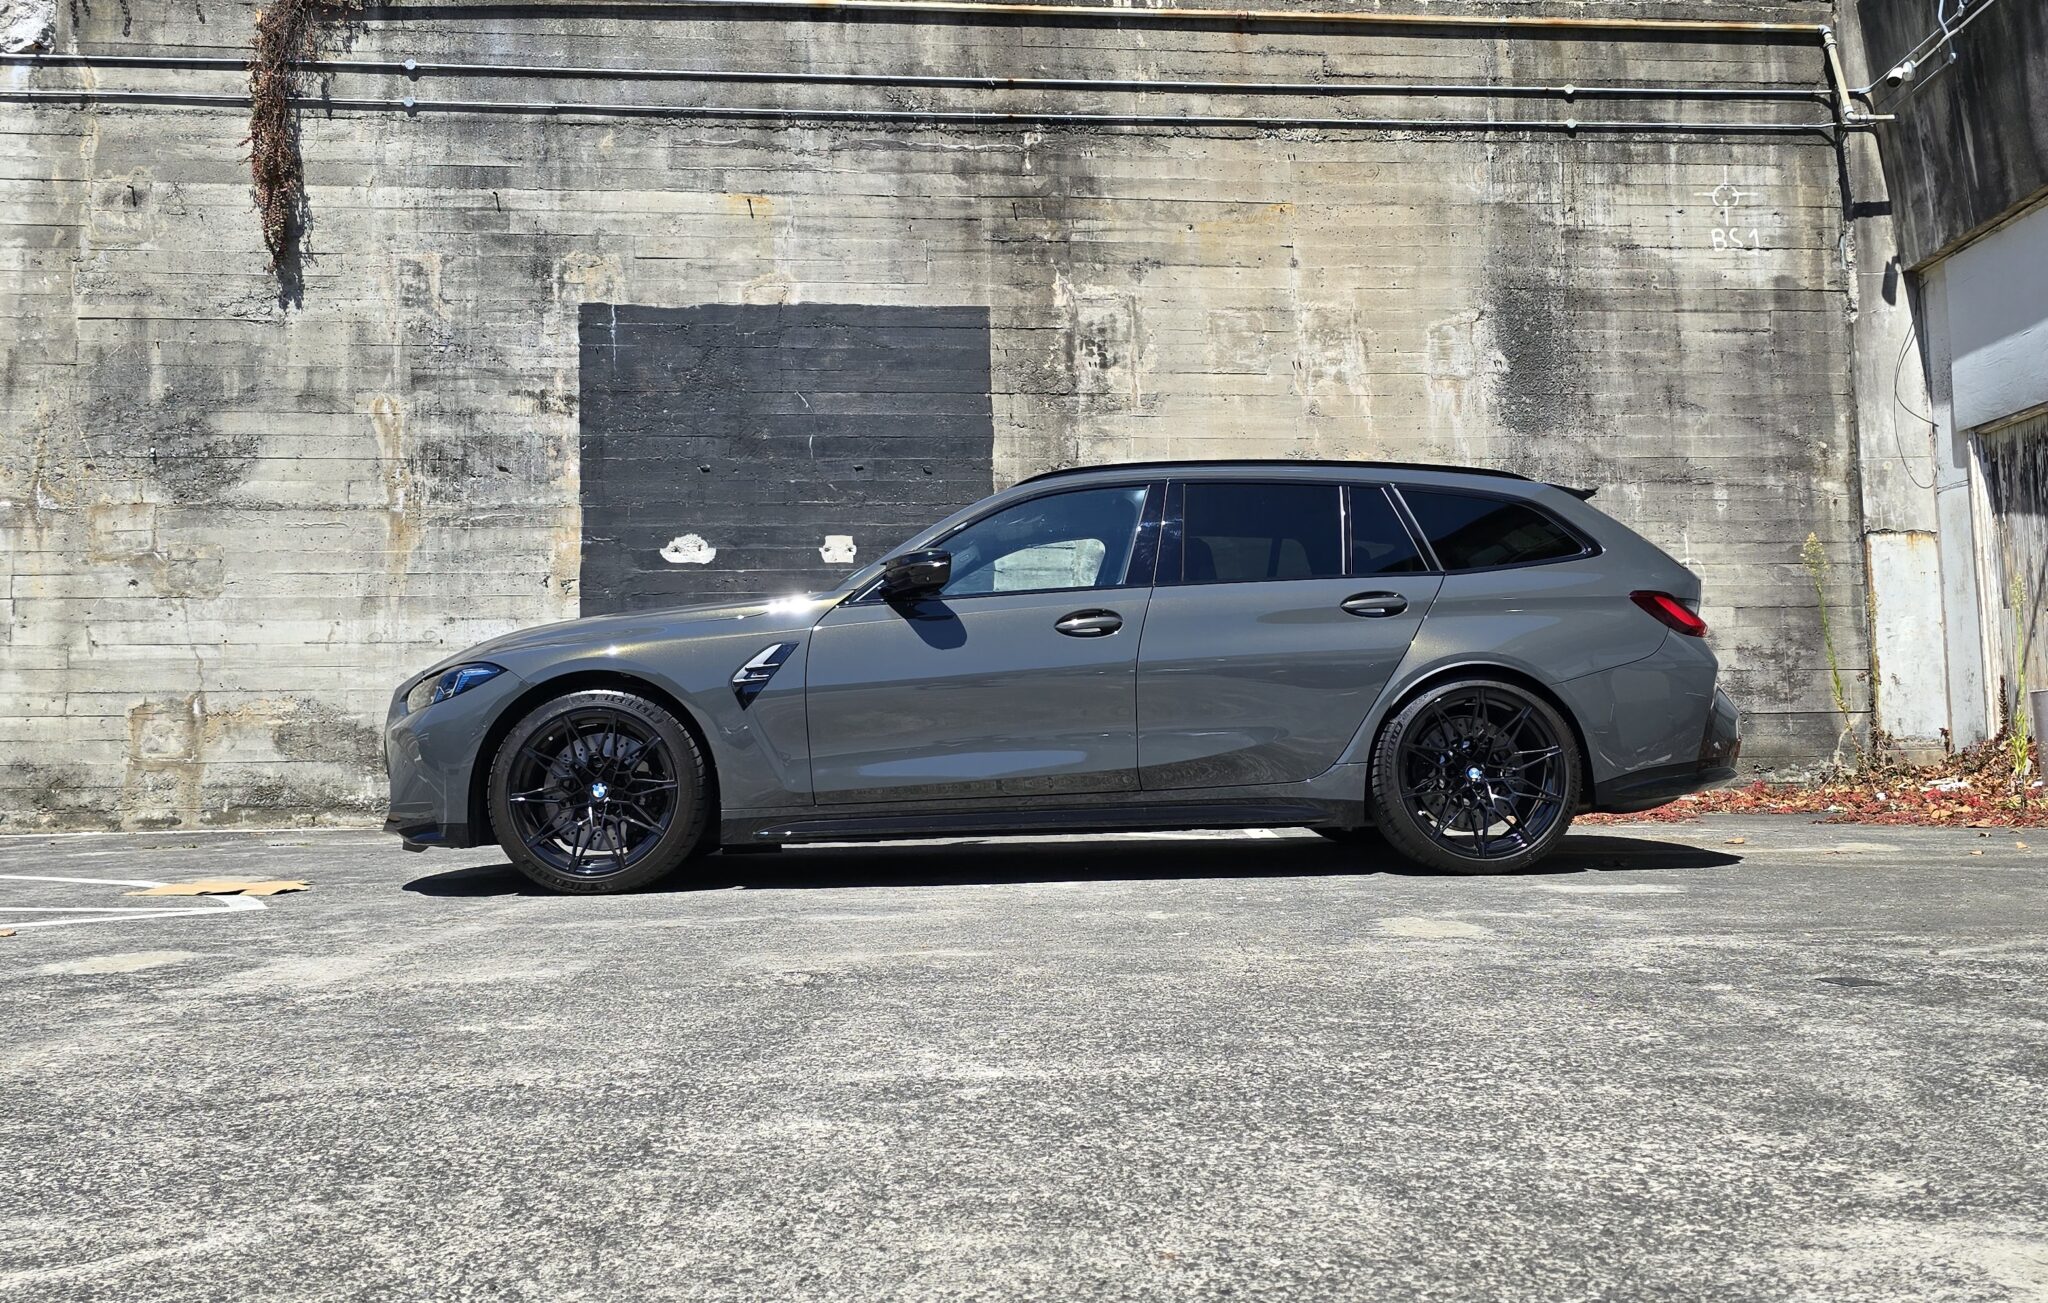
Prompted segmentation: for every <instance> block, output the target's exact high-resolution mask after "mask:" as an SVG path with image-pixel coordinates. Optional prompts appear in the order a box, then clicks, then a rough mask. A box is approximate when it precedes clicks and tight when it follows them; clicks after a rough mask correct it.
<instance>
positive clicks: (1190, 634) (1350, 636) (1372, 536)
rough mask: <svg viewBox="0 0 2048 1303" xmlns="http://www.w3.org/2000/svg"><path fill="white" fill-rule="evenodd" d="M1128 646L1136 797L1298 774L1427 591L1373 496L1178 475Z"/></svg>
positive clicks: (1430, 585) (1345, 721)
mask: <svg viewBox="0 0 2048 1303" xmlns="http://www.w3.org/2000/svg"><path fill="white" fill-rule="evenodd" d="M1158 578H1159V582H1158V586H1157V587H1156V588H1155V589H1154V590H1153V594H1152V604H1151V607H1150V609H1149V610H1148V612H1147V613H1146V617H1145V637H1144V640H1143V642H1142V645H1141V646H1140V647H1139V651H1138V772H1139V778H1140V782H1141V785H1142V786H1143V787H1144V788H1145V789H1146V790H1148V791H1149V790H1156V789H1173V788H1193V787H1237V786H1244V785H1251V784H1264V783H1290V782H1299V781H1301V780H1303V779H1307V778H1313V777H1315V776H1316V775H1317V774H1320V773H1322V772H1323V771H1324V770H1326V769H1328V768H1329V767H1330V766H1331V765H1332V764H1334V763H1336V760H1337V757H1338V756H1339V755H1340V754H1342V752H1343V750H1344V747H1345V745H1346V744H1347V743H1349V742H1350V740H1351V738H1352V736H1353V735H1354V734H1356V733H1357V731H1358V729H1359V726H1360V725H1361V724H1363V723H1364V720H1365V714H1366V711H1367V710H1368V709H1370V708H1371V706H1372V703H1373V701H1374V700H1375V699H1376V698H1377V697H1378V696H1379V694H1380V690H1381V689H1382V688H1383V687H1384V686H1385V685H1386V682H1387V680H1388V678H1389V677H1391V676H1392V674H1393V672H1394V670H1395V668H1396V667H1397V666H1398V665H1399V664H1400V663H1401V658H1402V657H1403V656H1404V655H1406V654H1407V651H1408V644H1409V643H1410V642H1412V641H1413V640H1414V638H1415V632H1416V630H1417V629H1418V628H1420V627H1421V624H1422V618H1423V616H1424V614H1425V613H1427V612H1428V610H1429V607H1430V603H1431V602H1433V601H1434V600H1435V599H1436V594H1437V590H1438V589H1439V588H1440V587H1441V586H1442V583H1443V581H1442V579H1441V577H1440V576H1438V575H1435V574H1431V573H1427V562H1426V561H1425V560H1424V559H1423V558H1422V556H1421V555H1420V553H1419V551H1418V549H1417V547H1416V546H1415V543H1414V541H1413V539H1412V537H1411V536H1410V533H1409V531H1408V529H1407V527H1406V526H1405V525H1404V524H1403V523H1402V521H1401V519H1400V517H1399V516H1398V515H1397V514H1396V512H1395V509H1394V506H1393V504H1392V502H1391V500H1390V499H1389V497H1388V495H1387V493H1386V491H1385V489H1383V488H1382V487H1380V486H1379V485H1375V484H1357V485H1340V484H1336V483H1329V482H1317V481H1314V480H1305V479H1296V480H1288V481H1272V482H1258V481H1242V482H1240V481H1228V480H1209V479H1199V480H1198V479H1190V480H1186V481H1182V482H1179V483H1177V484H1175V485H1174V486H1173V488H1172V492H1171V493H1170V495H1169V501H1168V507H1167V517H1166V527H1165V529H1164V531H1163V534H1162V542H1161V548H1160V567H1159V576H1158Z"/></svg>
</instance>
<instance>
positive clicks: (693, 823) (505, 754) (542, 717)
mask: <svg viewBox="0 0 2048 1303" xmlns="http://www.w3.org/2000/svg"><path fill="white" fill-rule="evenodd" d="M598 707H601V708H603V709H606V710H616V711H619V712H620V713H622V714H628V715H631V716H633V717H634V718H635V719H638V720H640V721H641V722H642V723H644V724H646V725H647V727H648V728H649V729H651V730H653V732H654V733H655V734H656V736H658V737H660V738H661V740H662V744H663V745H664V746H666V747H668V749H669V754H670V756H672V757H673V758H674V765H675V770H676V799H677V801H678V804H679V807H680V808H679V809H677V811H676V816H675V818H673V819H671V820H670V821H669V826H668V829H667V831H665V832H664V833H663V834H662V835H661V839H660V840H659V841H657V842H656V843H655V844H654V845H653V846H652V847H651V848H649V850H648V851H647V853H646V854H645V855H643V856H642V857H641V858H640V859H639V860H638V861H636V862H634V863H633V864H631V865H629V866H627V867H626V868H625V869H623V870H620V871H617V872H613V873H608V874H596V875H591V876H589V877H583V876H579V875H576V874H570V873H564V872H562V871H561V870H559V869H557V868H555V867H554V866H553V865H551V864H548V863H547V862H546V861H544V860H542V859H541V858H540V857H539V856H537V855H535V854H534V853H533V852H532V851H530V850H528V849H527V848H526V846H525V844H524V843H523V842H522V841H521V840H520V838H519V834H518V833H517V832H516V831H515V829H516V828H517V824H516V822H515V821H514V819H513V817H512V805H511V802H510V801H509V800H508V799H507V797H508V795H509V791H510V788H509V783H510V781H511V772H512V761H513V759H514V758H515V757H516V756H518V754H519V751H520V748H522V747H524V746H525V745H526V744H527V743H528V742H530V741H532V740H533V738H534V736H535V735H536V734H538V733H540V732H541V731H542V730H543V729H545V728H547V727H548V726H549V725H551V724H552V723H553V722H554V721H555V720H557V719H559V718H560V717H561V716H563V715H565V714H567V713H569V712H572V711H577V710H589V709H592V708H598ZM704 787H705V784H704V757H703V753H702V752H701V751H700V750H699V749H698V747H697V742H696V739H695V738H693V737H692V736H691V735H690V731H689V730H688V729H687V728H684V727H683V725H682V722H681V721H680V720H678V719H677V718H676V717H675V716H674V715H673V714H672V713H670V712H669V711H668V710H666V709H665V708H663V707H662V706H660V705H657V704H656V703H654V702H652V701H649V700H647V699H646V698H645V697H640V696H636V695H634V694H633V693H630V692H624V691H619V690H616V689H611V688H593V689H585V690H583V691H580V692H570V693H565V694H564V695H562V696H559V697H555V698H552V699H550V700H548V701H544V702H542V703H541V704H540V705H538V706H535V707H534V708H533V709H532V710H530V711H528V712H527V713H526V714H525V715H524V716H522V717H521V718H520V720H519V722H518V723H517V724H514V725H513V726H512V731H511V732H510V733H507V734H506V735H505V739H504V741H502V742H500V743H499V744H498V749H497V752H496V753H495V754H494V755H493V756H492V757H491V775H490V787H489V792H490V801H491V826H492V827H493V829H495V830H496V832H497V834H498V844H499V845H500V846H501V847H503V848H504V851H505V854H506V855H507V856H508V857H510V859H511V861H512V863H513V865H514V866H515V867H517V868H518V869H519V871H520V872H521V873H524V874H525V875H526V876H527V877H528V878H530V879H532V880H533V881H534V882H535V883H537V884H539V885H540V886H543V887H546V888H548V889H549V890H551V891H558V892H563V893H567V894H574V895H605V894H609V893H612V892H619V891H632V890H634V889H635V888H638V887H645V886H648V885H650V884H652V883H654V882H658V881H660V880H661V879H662V878H665V877H667V876H668V875H669V874H671V873H673V872H674V871H675V870H676V869H678V868H680V867H681V866H682V864H683V862H684V861H685V860H687V859H689V858H690V856H691V855H692V854H693V853H694V852H695V851H696V849H697V846H698V843H699V842H700V841H701V840H702V838H703V832H704V826H705V823H706V813H707V812H706V802H705V799H704Z"/></svg>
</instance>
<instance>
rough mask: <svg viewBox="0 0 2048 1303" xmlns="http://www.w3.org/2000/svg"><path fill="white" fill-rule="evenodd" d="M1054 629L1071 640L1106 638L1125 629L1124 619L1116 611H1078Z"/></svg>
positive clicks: (1060, 621)
mask: <svg viewBox="0 0 2048 1303" xmlns="http://www.w3.org/2000/svg"><path fill="white" fill-rule="evenodd" d="M1052 627H1053V628H1055V629H1058V630H1059V631H1060V632H1061V633H1063V634H1065V635H1067V636H1068V637H1069V638H1106V637H1108V636H1109V635H1110V634H1113V633H1115V632H1116V631H1117V630H1118V629H1121V628H1123V627H1124V617H1122V616H1121V615H1118V614H1117V613H1116V612H1115V611H1076V612H1074V613H1073V614H1072V615H1069V616H1066V617H1065V618H1063V619H1061V620H1058V621H1055V622H1054V624H1053V626H1052Z"/></svg>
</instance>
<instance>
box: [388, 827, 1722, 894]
mask: <svg viewBox="0 0 2048 1303" xmlns="http://www.w3.org/2000/svg"><path fill="white" fill-rule="evenodd" d="M1741 862H1742V857H1741V856H1740V855H1733V854H1729V853H1727V852H1725V851H1719V850H1706V849H1703V848H1701V847H1698V846H1687V845H1684V844H1682V843H1679V842H1667V841H1659V840H1657V839H1655V838H1647V837H1613V836H1603V835H1601V834H1598V833H1590V834H1573V835H1570V836H1567V837H1566V838H1565V840H1564V842H1563V844H1562V845H1561V846H1560V847H1559V848H1558V849H1557V851H1556V852H1555V853H1553V854H1552V855H1551V856H1550V858H1548V859H1546V860H1544V861H1543V862H1542V863H1540V864H1538V865H1536V866H1535V867H1534V868H1531V869H1525V870H1523V872H1522V873H1521V874H1519V875H1517V876H1521V877H1556V876H1559V875H1566V874H1581V873H1640V872H1646V871H1652V870H1663V869H1720V868H1729V867H1732V866H1734V865H1737V864H1740V863H1741ZM1371 874H1387V875H1391V876H1399V877H1449V876H1453V875H1449V874H1439V873H1436V872H1435V871H1434V870H1431V869H1425V868H1422V867H1420V866H1419V865H1415V864H1411V863H1410V862H1408V861H1407V860H1404V859H1402V858H1401V857H1400V856H1398V855H1396V854H1395V853H1394V852H1393V851H1392V850H1390V849H1388V848H1387V847H1386V846H1384V845H1382V844H1379V843H1377V842H1368V843H1366V844H1365V845H1363V846H1343V845H1338V844H1335V843H1332V842H1327V841H1324V840H1322V839H1321V838H1316V837H1280V838H1242V839H1238V838H1231V839H1227V840H1225V839H1219V838H1214V837H1170V836H1169V837H1162V836H1157V835H1153V836H1145V837H1130V838H1105V839H1102V840H1099V841H1088V842H1078V841H1010V840H1005V839H1000V838H992V839H989V840H987V841H969V842H960V841H952V842H946V843H941V844H932V845H902V844H895V845H888V846H879V845H877V846H859V845H834V846H802V847H791V848H788V849H786V850H782V851H777V852H773V853H768V854H741V855H713V856H710V857H708V858H705V859H702V860H699V861H696V862H694V863H693V864H692V865H691V866H690V867H689V868H688V869H687V870H685V871H684V872H682V873H679V874H676V875H675V876H674V877H672V878H670V879H669V880H668V881H666V882H663V883H660V884H658V885H656V886H654V887H651V888H649V889H648V890H650V891H653V892H657V893H658V892H669V891H702V890H713V889H730V888H734V887H740V888H748V889H756V890H764V891H792V890H805V889H812V888H821V887H827V888H843V887H960V886H1006V885H1011V884H1024V883H1034V882H1142V881H1159V880H1165V879H1174V878H1186V879H1201V878H1217V879H1223V878H1241V879H1258V878H1302V877H1338V876H1345V875H1351V876H1367V875H1371ZM405 890H407V891H412V892H418V893H419V894H421V895H425V896H544V895H550V894H552V893H550V892H548V891H547V890H545V889H544V888H542V887H538V886H536V885H534V884H533V883H531V882H529V881H527V879H526V878H525V877H524V876H523V875H522V874H521V873H520V872H519V871H518V870H517V869H515V868H513V867H512V865H511V864H510V863H505V864H487V865H481V866H478V867H474V868H467V869H453V870H450V871H448V872H445V873H430V874H428V875H426V876H425V877H420V878H415V879H413V880H412V881H411V882H408V883H406V884H405Z"/></svg>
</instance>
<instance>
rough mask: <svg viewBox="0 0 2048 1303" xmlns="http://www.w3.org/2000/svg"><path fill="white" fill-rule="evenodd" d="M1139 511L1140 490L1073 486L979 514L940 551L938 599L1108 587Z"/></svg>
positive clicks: (1123, 561)
mask: <svg viewBox="0 0 2048 1303" xmlns="http://www.w3.org/2000/svg"><path fill="white" fill-rule="evenodd" d="M1144 510H1145V486H1144V485H1142V484H1140V485H1136V486H1133V487H1130V488H1114V489H1076V490H1075V491H1073V492H1072V493H1053V494H1048V495H1046V496H1045V497H1042V498H1032V499H1031V500H1030V501H1028V502H1020V503H1018V504H1017V505H1016V506H1014V507H1005V508H1003V509H1002V510H1001V511H998V512H996V513H995V514H994V515H992V516H984V517H983V518H981V519H980V520H977V521H975V522H974V523H973V524H972V525H969V526H967V528H965V529H963V530H961V531H960V532H959V533H957V534H955V535H953V536H952V537H951V538H948V539H945V540H944V541H943V542H941V543H940V544H939V546H941V547H943V548H945V549H946V550H947V551H948V552H951V553H952V554H953V578H952V580H951V581H950V582H948V583H947V584H946V587H945V589H944V593H943V595H944V596H948V597H971V596H974V595H976V594H982V593H1017V592H1029V591H1032V590H1035V589H1046V588H1112V587H1114V586H1116V585H1117V584H1121V583H1122V582H1123V581H1124V571H1125V570H1127V569H1128V568H1129V567H1130V564H1131V550H1132V548H1133V546H1134V545H1135V544H1136V542H1137V538H1138V517H1139V516H1140V515H1142V514H1143V513H1144Z"/></svg>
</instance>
